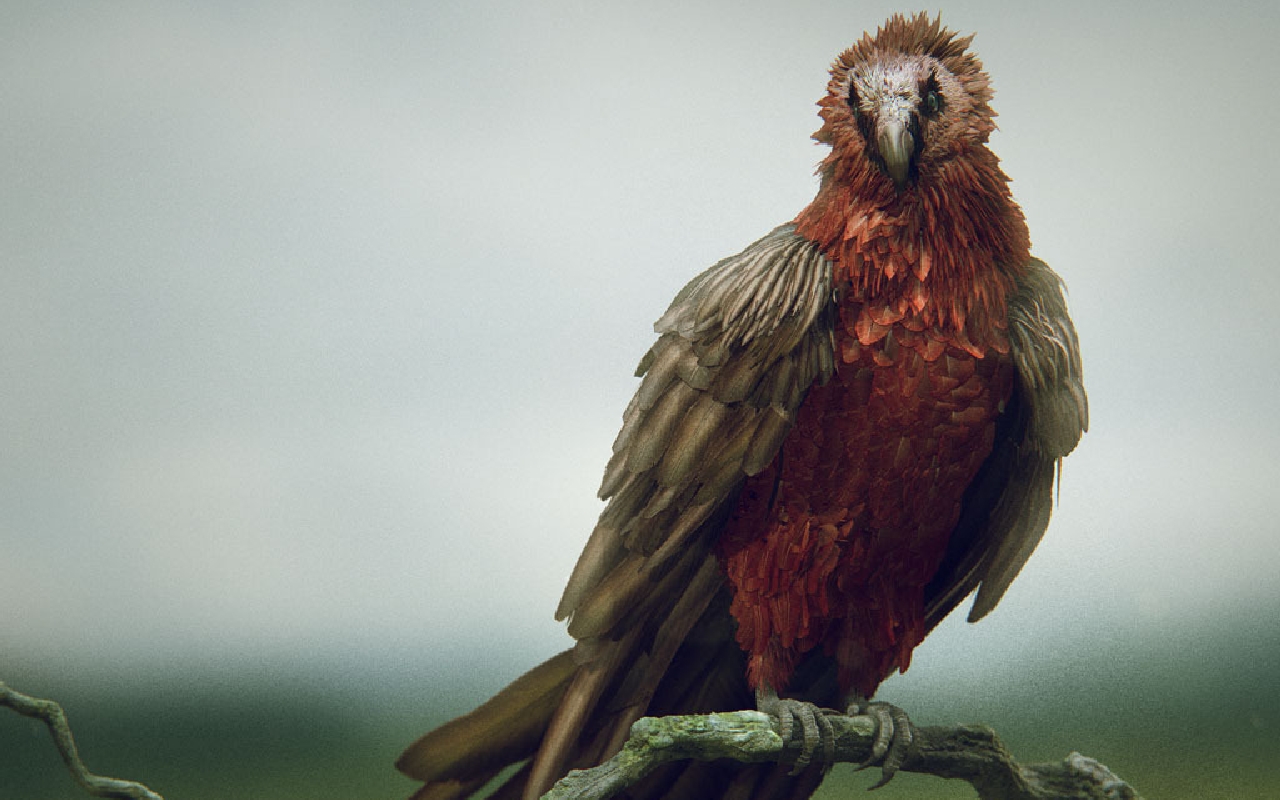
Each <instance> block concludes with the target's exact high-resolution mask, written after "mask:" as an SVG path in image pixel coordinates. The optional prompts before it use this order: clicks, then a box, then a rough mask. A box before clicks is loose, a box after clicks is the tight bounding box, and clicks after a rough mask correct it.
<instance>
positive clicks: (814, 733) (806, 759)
mask: <svg viewBox="0 0 1280 800" xmlns="http://www.w3.org/2000/svg"><path fill="white" fill-rule="evenodd" d="M756 710H758V711H763V712H764V713H766V714H769V715H771V716H774V717H777V718H778V729H779V730H778V732H779V734H781V736H782V741H784V742H788V741H790V740H791V732H792V731H793V730H794V729H795V726H796V724H797V723H798V724H799V725H800V728H801V730H802V731H803V735H804V744H803V745H802V747H801V749H800V755H799V756H798V757H797V758H796V763H795V767H794V768H793V769H792V770H791V774H792V775H799V774H800V773H801V772H803V771H804V769H805V768H806V767H808V766H809V764H810V762H812V761H813V755H814V753H815V752H816V751H817V749H818V746H819V745H821V746H822V762H823V769H826V768H828V767H829V766H830V765H831V763H832V762H834V761H835V757H836V734H835V731H834V730H833V729H832V727H831V721H830V720H829V719H827V714H831V713H836V712H833V711H830V710H828V709H822V708H818V707H817V706H816V705H814V704H813V703H808V702H805V701H803V700H792V699H791V698H789V697H788V698H782V697H778V693H777V691H775V690H774V688H773V687H772V686H770V685H769V684H768V683H765V684H762V685H761V686H760V688H758V689H756Z"/></svg>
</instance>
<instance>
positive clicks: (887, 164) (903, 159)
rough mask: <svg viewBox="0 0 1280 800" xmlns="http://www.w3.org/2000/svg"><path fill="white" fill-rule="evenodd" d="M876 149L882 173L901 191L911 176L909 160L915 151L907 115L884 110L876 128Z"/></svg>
mask: <svg viewBox="0 0 1280 800" xmlns="http://www.w3.org/2000/svg"><path fill="white" fill-rule="evenodd" d="M876 148H877V149H878V150H879V151H880V158H881V160H883V161H884V171H885V172H886V173H888V175H889V177H890V178H891V179H892V180H893V185H894V186H896V187H897V188H898V189H899V190H901V189H902V188H903V187H904V186H906V185H907V178H908V177H909V176H910V175H911V159H912V157H914V156H915V151H916V140H915V137H913V136H912V135H911V125H910V118H909V116H908V114H905V113H902V112H900V111H897V110H896V109H894V110H890V109H885V113H883V114H882V115H881V116H880V119H879V123H878V124H877V126H876Z"/></svg>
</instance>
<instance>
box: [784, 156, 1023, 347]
mask: <svg viewBox="0 0 1280 800" xmlns="http://www.w3.org/2000/svg"><path fill="white" fill-rule="evenodd" d="M841 160H842V161H843V159H841ZM824 166H826V167H827V169H826V170H825V171H824V174H823V181H822V186H821V188H820V189H819V191H818V195H817V196H816V197H815V198H814V200H813V202H812V203H810V204H809V206H808V207H807V208H806V209H805V210H804V211H802V212H800V214H799V216H797V217H796V219H795V225H796V230H797V232H798V233H800V234H801V235H802V236H805V237H806V238H808V239H811V240H812V241H814V242H816V243H817V244H818V245H819V246H820V247H821V248H822V251H823V253H825V254H826V256H827V258H829V259H830V260H831V261H832V263H833V264H834V265H835V279H836V285H837V286H838V287H840V288H841V289H842V290H843V292H844V297H845V299H846V300H847V301H850V302H857V303H863V304H867V305H870V306H874V307H877V308H881V309H884V310H886V311H887V312H889V315H890V316H892V317H898V318H904V319H908V320H911V321H914V322H916V323H918V324H920V325H922V326H924V327H926V328H928V329H932V330H936V331H938V332H940V333H943V334H946V335H948V336H950V335H958V336H961V337H963V338H965V339H968V340H972V341H974V342H977V343H979V344H980V345H981V344H983V343H989V344H991V345H994V346H995V347H996V348H997V349H1003V347H1002V345H1003V343H1004V341H1005V336H1004V327H1005V317H1006V300H1007V297H1008V295H1009V294H1010V293H1011V292H1012V291H1013V286H1014V280H1015V279H1016V277H1017V276H1018V275H1019V274H1020V273H1021V272H1022V271H1023V270H1024V269H1025V268H1026V264H1027V263H1028V260H1029V258H1030V253H1029V250H1030V242H1029V239H1028V236H1027V226H1026V221H1025V220H1024V218H1023V216H1022V211H1021V210H1020V209H1019V208H1018V206H1017V204H1016V203H1014V201H1013V198H1012V196H1011V194H1010V192H1009V185H1008V177H1007V176H1005V174H1004V172H1003V171H1002V170H1001V169H1000V167H999V164H998V162H997V160H996V158H995V156H994V155H992V154H991V152H990V151H988V150H986V149H985V148H979V149H976V150H975V151H972V152H970V153H967V154H965V156H964V157H960V158H955V159H951V160H949V161H947V162H945V163H943V164H942V165H940V166H938V167H935V168H933V169H932V170H930V171H929V173H927V174H924V175H922V176H920V180H918V181H917V182H915V183H914V184H912V185H909V186H908V187H907V188H905V189H903V190H901V191H898V190H895V189H894V188H893V186H892V184H891V183H890V182H889V181H888V180H887V179H885V178H884V176H882V175H880V174H879V173H878V172H877V171H875V170H874V168H873V169H870V170H868V169H862V170H856V171H854V172H853V173H852V174H849V173H845V174H841V173H840V172H839V171H838V169H833V168H832V164H831V161H828V162H827V164H826V165H824Z"/></svg>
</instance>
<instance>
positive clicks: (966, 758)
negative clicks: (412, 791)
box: [543, 711, 1141, 800]
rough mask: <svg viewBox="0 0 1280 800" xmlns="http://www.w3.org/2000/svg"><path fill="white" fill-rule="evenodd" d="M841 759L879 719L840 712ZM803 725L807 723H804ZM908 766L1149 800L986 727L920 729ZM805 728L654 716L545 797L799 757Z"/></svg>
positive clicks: (737, 714)
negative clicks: (664, 769) (787, 730)
mask: <svg viewBox="0 0 1280 800" xmlns="http://www.w3.org/2000/svg"><path fill="white" fill-rule="evenodd" d="M830 720H831V722H832V726H833V728H834V729H835V734H836V746H835V755H836V760H837V761H840V762H850V763H861V762H862V761H864V760H865V759H867V758H868V757H870V753H871V746H872V743H873V741H874V738H875V723H874V722H873V721H872V720H871V718H869V717H845V716H833V717H831V718H830ZM796 727H797V728H799V726H796ZM915 734H916V736H915V741H914V742H913V743H912V745H911V749H910V751H909V752H908V754H907V757H906V760H905V761H904V763H903V765H902V769H903V770H904V771H908V772H919V773H925V774H929V775H936V776H938V777H942V778H960V779H961V780H965V781H968V782H969V783H970V784H971V785H972V786H973V788H974V789H975V790H977V792H978V796H979V797H980V798H981V800H1141V798H1140V797H1139V796H1138V793H1137V792H1136V791H1134V789H1133V788H1132V787H1130V786H1129V784H1127V783H1125V782H1124V781H1122V780H1120V779H1119V778H1117V777H1116V776H1115V775H1114V774H1112V772H1111V771H1110V770H1108V769H1107V768H1106V767H1104V766H1102V765H1101V764H1099V763H1098V762H1096V761H1094V760H1093V759H1091V758H1086V757H1084V756H1082V755H1080V754H1079V753H1072V754H1071V755H1069V756H1067V758H1065V759H1064V760H1063V761H1061V762H1057V763H1051V764H1031V765H1026V766H1023V765H1019V764H1018V763H1017V762H1015V761H1014V760H1013V759H1012V757H1010V755H1009V753H1008V751H1007V750H1005V748H1004V746H1003V745H1002V744H1001V743H1000V740H999V739H998V738H997V737H996V735H995V732H994V731H992V730H991V729H990V728H986V727H969V726H962V727H956V728H935V727H925V728H915ZM802 737H803V733H802V732H801V731H799V730H797V731H796V732H795V733H794V734H793V737H792V740H791V741H788V742H784V741H783V740H782V737H781V736H780V735H779V734H778V730H777V721H776V720H775V719H774V718H773V717H771V716H769V715H768V714H763V713H760V712H758V711H734V712H727V713H721V714H707V715H692V716H676V717H646V718H644V719H641V720H639V721H637V722H636V723H635V725H633V726H632V728H631V739H630V740H629V741H628V742H627V744H626V746H625V747H623V749H622V751H621V752H619V753H618V754H617V755H616V756H614V757H613V758H611V759H609V760H608V761H606V762H605V763H603V764H601V765H600V766H598V767H595V768H593V769H589V770H577V771H574V772H571V773H569V774H568V775H567V776H565V777H564V778H563V779H562V780H561V781H560V782H559V783H557V784H556V785H555V786H554V787H553V788H552V789H551V791H550V792H548V793H547V794H546V795H544V796H543V800H570V799H571V798H572V800H605V799H606V798H609V797H612V796H613V795H614V794H616V793H618V792H620V791H622V790H623V789H625V788H626V787H628V786H630V785H632V784H634V783H635V782H637V781H639V780H640V779H641V778H643V777H644V776H645V775H647V774H649V773H650V772H652V771H653V770H654V769H655V768H657V767H659V766H661V765H662V764H665V763H667V762H670V761H678V760H681V759H689V758H692V759H697V760H702V761H710V760H714V759H718V758H731V759H734V760H736V761H743V762H765V761H773V762H777V761H783V762H789V761H793V760H794V759H795V757H796V754H797V753H798V752H799V751H800V747H801V741H802Z"/></svg>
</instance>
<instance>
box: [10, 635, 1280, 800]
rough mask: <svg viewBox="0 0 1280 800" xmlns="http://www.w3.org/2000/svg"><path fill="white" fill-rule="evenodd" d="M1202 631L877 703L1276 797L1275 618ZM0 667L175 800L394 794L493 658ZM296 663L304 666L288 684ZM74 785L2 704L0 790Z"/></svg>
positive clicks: (64, 799) (935, 789) (60, 794)
mask: <svg viewBox="0 0 1280 800" xmlns="http://www.w3.org/2000/svg"><path fill="white" fill-rule="evenodd" d="M1197 627H1198V628H1199V630H1196V631H1190V630H1186V631H1179V630H1174V631H1170V632H1167V635H1162V636H1160V637H1159V638H1156V639H1153V640H1152V641H1151V642H1149V643H1146V644H1144V645H1141V646H1139V647H1133V646H1126V647H1125V648H1123V652H1124V658H1123V659H1122V660H1121V661H1118V660H1117V659H1116V657H1115V656H1114V653H1113V652H1112V651H1110V650H1096V651H1088V650H1084V649H1079V648H1077V649H1074V650H1069V651H1068V652H1067V654H1065V655H1060V656H1058V657H1055V658H1053V659H1051V660H1050V662H1048V664H1049V665H1048V666H1046V664H1045V663H1040V664H1038V665H1037V666H1035V667H1034V669H1031V670H1030V672H1029V674H1026V675H1023V676H1022V679H1021V680H1020V681H1014V682H1012V685H1010V683H1009V682H1008V681H1005V682H1003V685H1001V686H999V687H995V686H988V685H983V686H981V687H979V688H977V689H975V688H974V687H972V686H968V687H967V688H965V689H964V690H963V691H959V692H950V693H947V692H945V691H941V690H939V689H938V688H937V687H936V686H933V685H932V684H931V683H930V682H929V681H925V682H924V683H925V684H926V685H924V686H918V685H915V684H913V682H912V681H911V680H910V677H911V675H910V673H909V674H908V679H906V680H900V681H897V682H896V683H891V684H890V686H889V689H890V691H889V692H888V694H889V695H890V696H889V697H888V698H887V699H891V700H894V701H896V702H899V703H900V704H902V705H904V706H905V707H906V708H907V709H908V710H909V711H911V712H912V714H913V716H914V718H915V719H916V721H917V722H918V723H921V724H951V723H955V722H982V723H986V724H989V725H991V726H992V727H994V728H995V729H996V730H997V731H998V732H999V733H1000V734H1001V736H1002V737H1003V738H1004V740H1005V742H1006V744H1007V745H1008V746H1009V747H1010V748H1011V749H1012V751H1013V752H1014V754H1015V756H1016V757H1017V758H1018V759H1019V760H1022V761H1026V762H1032V761H1047V760H1057V759H1060V758H1062V757H1063V756H1065V755H1066V754H1067V753H1068V752H1070V751H1072V750H1079V751H1081V752H1084V753H1085V754H1086V755H1090V756H1093V757H1095V758H1097V759H1098V760H1100V761H1102V762H1103V763H1105V764H1107V765H1109V766H1110V767H1111V768H1112V769H1113V770H1115V771H1116V772H1117V773H1118V774H1119V775H1120V776H1122V777H1123V778H1125V779H1126V780H1128V781H1130V782H1131V783H1133V784H1134V785H1135V786H1136V787H1137V788H1138V789H1139V790H1140V791H1142V792H1143V794H1144V795H1145V797H1147V798H1148V800H1159V799H1160V798H1166V799H1172V798H1197V799H1200V798H1272V797H1280V633H1278V630H1280V627H1278V626H1277V621H1276V617H1275V615H1273V614H1270V613H1267V614H1262V613H1259V614H1258V615H1257V616H1256V618H1249V619H1235V620H1234V621H1233V622H1232V623H1231V624H1226V623H1223V624H1220V625H1218V626H1197ZM0 669H2V670H4V671H7V673H8V674H4V675H0V678H3V679H5V680H7V681H8V682H9V683H10V684H11V685H12V686H14V687H15V688H18V689H22V690H25V691H28V692H31V693H33V694H41V695H45V696H56V697H57V699H59V700H61V701H62V702H63V704H64V705H65V707H66V708H67V711H68V713H69V714H70V715H71V719H72V722H73V724H74V727H75V730H76V734H77V737H78V739H79V742H80V746H81V750H82V753H83V755H84V757H85V760H86V761H87V763H88V764H89V766H90V767H91V768H92V769H95V770H97V771H99V772H102V773H105V774H111V775H117V776H121V777H129V778H133V779H137V780H142V781H144V782H146V783H148V784H149V785H151V786H152V787H153V788H155V789H156V790H158V791H160V792H162V793H163V794H164V795H165V796H166V797H167V798H168V800H215V798H216V799H218V800H222V799H224V798H254V799H255V800H258V799H260V800H277V799H278V800H291V799H292V798H299V800H301V799H302V798H307V800H325V798H335V799H336V798H344V799H346V798H388V799H391V798H401V797H404V796H406V795H407V794H408V793H409V791H410V788H411V784H410V782H409V781H407V780H405V779H403V778H401V777H400V776H399V775H398V774H397V773H396V772H395V771H394V770H393V769H392V767H391V763H392V761H393V760H394V759H395V756H396V754H397V753H398V752H399V750H400V749H401V748H402V747H403V746H404V745H405V744H406V743H407V742H409V741H411V740H412V739H413V738H414V737H415V736H416V735H417V734H418V733H420V732H421V731H423V730H425V729H426V728H427V727H429V726H430V725H431V724H432V723H433V722H435V721H438V720H439V718H442V717H443V716H444V715H447V714H452V713H455V712H457V711H458V710H460V709H462V708H464V707H466V706H468V705H469V704H471V703H472V702H473V701H474V700H476V699H478V698H479V697H480V695H481V694H482V693H483V692H485V691H486V689H487V687H488V685H489V684H491V683H492V682H494V681H495V680H500V678H497V677H495V676H496V675H497V674H498V673H500V672H501V671H502V668H500V667H493V666H492V665H487V666H483V667H481V666H477V667H474V668H472V669H469V670H467V671H466V673H465V674H466V677H462V676H461V675H459V676H455V677H452V678H448V677H444V678H442V677H437V678H435V679H434V680H431V681H424V685H422V686H421V687H420V689H419V690H418V691H417V692H414V691H410V690H409V689H408V688H406V687H402V688H400V689H396V688H395V687H391V686H389V685H387V682H386V681H385V680H382V679H375V680H374V681H373V682H374V683H378V684H380V685H379V686H377V687H375V688H374V689H366V688H361V687H358V686H357V679H356V678H354V677H335V676H336V675H338V673H336V672H325V670H324V669H323V668H318V667H315V666H312V667H309V668H307V669H301V668H298V669H294V670H290V669H286V668H285V667H283V666H277V667H266V668H262V669H259V670H258V671H257V672H256V674H255V675H254V676H253V678H252V679H251V680H250V679H245V678H239V677H237V678H230V677H227V676H226V675H225V674H223V675H222V677H219V678H211V677H200V671H199V670H198V669H195V668H193V669H189V670H185V672H187V673H189V674H191V675H193V677H192V679H191V682H190V683H189V684H184V685H179V684H176V683H173V682H171V681H167V680H166V681H164V682H163V683H153V684H152V685H151V686H150V687H149V688H148V691H149V692H150V695H149V696H147V695H144V694H143V693H142V687H139V686H114V687H101V688H99V689H98V690H90V687H83V686H76V687H74V688H73V687H70V686H65V685H64V686H62V687H59V686H57V685H54V683H51V682H48V681H46V680H45V679H44V678H43V677H42V675H41V673H40V671H39V669H38V668H37V667H35V666H33V665H30V664H23V665H19V664H16V663H13V662H8V663H6V662H5V661H3V660H0ZM299 674H306V675H310V676H312V677H311V678H309V679H308V682H307V683H305V684H299V683H298V678H297V676H298V675H299ZM1015 674H1017V673H1015ZM290 675H292V676H293V677H286V676H290ZM317 676H319V677H317ZM995 693H998V695H999V699H998V701H997V700H994V699H993V698H994V697H995V696H996V694H995ZM433 714H434V716H433ZM874 777H875V776H874V775H872V774H871V773H870V772H867V773H859V774H856V775H855V774H853V773H852V771H851V770H849V769H847V768H841V769H839V770H837V771H836V772H835V773H833V775H832V777H831V778H830V779H829V780H828V783H827V785H826V786H824V789H823V792H822V795H821V796H822V797H826V798H834V797H840V796H846V797H860V796H862V794H861V792H862V789H863V788H865V787H866V786H868V785H869V784H870V783H871V782H872V781H873V780H874ZM82 796H84V795H82V794H81V793H80V792H79V790H78V788H77V787H76V786H75V785H74V784H73V783H72V782H71V780H70V779H69V778H68V777H67V776H66V775H65V773H64V771H63V769H62V767H61V764H60V763H59V761H58V760H57V757H56V755H55V753H54V750H53V748H52V747H51V745H50V744H49V741H48V738H47V736H46V734H45V731H44V728H43V727H42V726H40V725H39V724H37V723H36V722H34V721H30V720H27V719H24V718H20V717H17V716H16V715H13V714H11V713H7V712H5V713H0V798H4V799H5V800H8V799H9V798H19V799H21V800H55V798H56V800H68V799H69V798H76V797H82ZM973 796H974V795H973V792H972V791H971V790H970V789H969V788H968V787H967V786H966V785H965V784H960V783H955V782H948V781H942V780H939V779H935V778H929V777H924V776H916V775H906V774H904V775H902V776H900V777H899V778H897V779H896V780H895V781H894V782H893V783H892V784H891V785H890V786H889V787H887V788H886V789H884V790H882V791H880V792H878V793H877V794H876V795H875V797H877V798H879V800H893V799H894V798H971V797H973Z"/></svg>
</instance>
